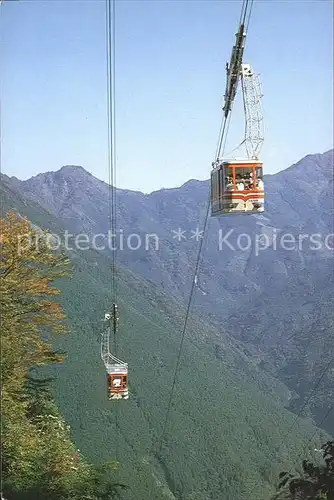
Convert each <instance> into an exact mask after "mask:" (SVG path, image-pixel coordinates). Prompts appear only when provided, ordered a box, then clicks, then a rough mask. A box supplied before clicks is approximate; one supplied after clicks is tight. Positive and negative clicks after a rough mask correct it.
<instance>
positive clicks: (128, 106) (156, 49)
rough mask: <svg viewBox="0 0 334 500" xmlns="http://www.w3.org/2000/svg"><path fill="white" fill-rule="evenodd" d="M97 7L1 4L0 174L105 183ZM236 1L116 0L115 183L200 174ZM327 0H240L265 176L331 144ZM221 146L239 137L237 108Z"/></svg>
mask: <svg viewBox="0 0 334 500" xmlns="http://www.w3.org/2000/svg"><path fill="white" fill-rule="evenodd" d="M104 9H105V2H104V1H103V0H90V1H88V0H87V1H80V0H67V1H61V0H44V1H34V0H25V1H22V0H20V1H17V2H14V1H7V0H5V1H4V2H3V3H2V5H1V38H2V48H1V52H2V53H1V60H2V62H1V106H2V170H3V172H4V173H7V174H8V175H15V176H17V177H19V178H21V179H26V178H28V177H30V176H32V175H36V174H37V173H39V172H44V171H50V170H58V169H59V168H60V167H61V166H62V165H65V164H79V165H82V166H83V167H84V168H86V169H87V170H89V171H90V172H92V173H93V174H94V175H95V176H96V177H98V178H100V179H103V180H107V178H108V175H107V153H106V152H107V121H106V116H107V114H106V54H105V10H104ZM240 9H241V1H239V0H233V1H227V0H217V1H210V0H205V1H200V0H197V1H191V0H184V1H182V0H179V1H178V0H167V1H163V0H150V1H143V0H132V1H127V0H117V2H116V10H117V12H116V16H117V18H116V25H117V26H116V28H117V33H116V37H117V40H116V43H117V46H116V58H117V61H116V106H117V116H116V121H117V172H118V173H117V185H118V186H119V187H122V188H129V189H134V190H141V191H144V192H150V191H153V190H157V189H160V188H161V187H165V188H167V187H174V186H178V185H181V184H182V183H184V182H185V181H187V180H188V179H190V178H195V179H207V178H208V177H209V173H210V169H211V162H212V160H213V159H214V153H215V147H216V142H217V138H218V132H219V126H220V120H221V105H222V103H223V94H224V90H225V62H226V61H227V60H229V59H230V53H231V48H232V45H233V43H234V40H235V37H234V35H235V32H236V29H237V25H238V20H239V16H240ZM332 16H333V10H332V3H331V1H330V0H315V1H303V0H283V1H276V0H254V7H253V12H252V18H251V23H250V30H249V34H248V39H247V46H246V51H245V58H244V60H245V62H250V63H251V64H252V65H253V67H254V69H255V70H257V71H258V72H260V73H261V79H262V82H263V93H264V97H263V107H264V111H265V125H266V134H265V143H264V146H263V150H262V152H263V154H262V158H263V160H264V162H265V171H266V173H273V172H276V171H278V170H281V169H284V168H286V167H288V166H290V165H291V164H292V163H294V162H295V161H298V160H299V159H300V158H301V157H302V156H304V155H306V154H308V153H317V152H323V151H325V150H327V149H329V148H331V147H332V143H333V111H332V110H333V90H332V82H333V62H332V61H333V50H332V41H333V31H332ZM236 110H237V111H236V113H235V115H233V118H232V120H233V127H232V128H231V135H230V141H229V144H228V146H230V147H231V149H233V147H234V146H236V145H237V144H238V143H239V142H240V140H241V139H242V134H243V122H242V116H241V115H239V114H238V108H236Z"/></svg>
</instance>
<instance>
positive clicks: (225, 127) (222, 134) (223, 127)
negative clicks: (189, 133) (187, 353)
mask: <svg viewBox="0 0 334 500" xmlns="http://www.w3.org/2000/svg"><path fill="white" fill-rule="evenodd" d="M248 2H249V0H244V3H243V9H244V20H245V18H246V13H247V6H248ZM252 4H253V0H251V6H252ZM250 13H251V9H250ZM250 13H249V17H248V22H247V26H248V24H249V20H250ZM230 119H231V112H230V113H229V118H228V119H227V117H225V118H224V119H223V122H222V125H221V130H220V137H219V140H218V148H217V152H218V153H219V154H218V156H220V155H221V154H224V148H225V145H226V139H225V141H224V143H223V140H224V138H225V135H226V134H227V131H228V128H229V124H230ZM223 144H224V148H223V150H222V145H223ZM209 210H210V188H209V199H208V202H207V208H206V216H205V221H204V227H203V238H202V239H201V241H200V246H199V250H198V255H197V259H196V265H195V271H194V275H193V279H192V284H191V289H190V296H189V301H188V305H187V310H186V316H185V320H184V325H183V329H182V334H181V342H180V347H179V352H178V357H177V362H176V367H175V372H174V377H173V382H172V388H171V392H170V397H169V401H168V405H167V411H166V417H165V422H164V426H163V431H162V434H161V437H160V444H159V446H158V453H159V454H160V453H161V449H162V442H163V438H164V436H165V433H166V429H167V424H168V418H169V415H170V410H171V406H172V399H173V394H174V389H175V386H176V380H177V372H178V369H179V365H180V360H181V355H182V350H183V344H184V339H185V335H186V330H187V324H188V319H189V314H190V308H191V303H192V298H193V294H194V289H195V278H196V276H197V275H198V269H199V263H200V259H201V253H202V248H203V241H204V234H205V231H206V227H207V222H208V217H209Z"/></svg>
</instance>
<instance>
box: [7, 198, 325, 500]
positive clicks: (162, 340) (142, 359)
mask: <svg viewBox="0 0 334 500" xmlns="http://www.w3.org/2000/svg"><path fill="white" fill-rule="evenodd" d="M2 194H3V199H4V202H5V203H4V204H5V208H6V210H9V209H15V210H16V211H18V212H19V213H20V214H21V215H25V216H27V217H28V219H29V220H31V221H32V222H33V223H34V224H36V225H37V226H39V227H41V228H43V229H47V230H49V231H52V232H55V233H57V234H60V233H63V232H64V230H65V228H64V227H63V226H62V223H61V221H60V220H57V219H55V218H54V217H53V216H52V215H51V214H49V213H47V212H46V211H45V210H43V209H41V208H40V207H39V206H38V205H37V204H35V203H33V202H27V201H26V200H22V199H21V198H20V197H19V196H18V195H17V194H14V193H13V192H11V190H10V189H8V188H4V190H3V192H2ZM67 257H68V258H69V261H70V267H71V276H61V275H60V276H59V277H57V276H55V277H54V280H53V281H54V285H55V286H56V287H57V288H58V289H60V290H61V293H60V294H59V295H57V296H56V297H55V298H54V299H53V301H55V302H56V303H59V305H60V308H61V310H63V311H64V312H65V314H66V318H63V319H62V318H60V320H61V322H62V323H64V324H65V325H66V326H67V328H68V333H66V334H65V333H64V334H62V335H58V334H56V333H57V332H55V333H54V334H53V335H52V337H51V339H50V342H51V344H50V345H52V347H50V348H49V350H50V353H52V355H51V354H50V355H49V357H48V360H47V362H46V363H43V364H45V365H46V366H44V367H39V364H40V363H39V362H37V363H35V362H34V360H31V362H30V361H27V363H26V364H25V365H24V369H23V368H22V372H21V374H20V377H21V379H20V381H21V384H20V385H19V387H18V386H17V384H16V383H15V384H14V386H15V387H14V388H13V389H11V390H12V392H11V395H10V398H11V399H9V400H8V402H7V401H6V399H5V400H4V407H3V409H2V417H5V418H4V424H3V428H4V434H3V435H4V439H3V444H2V446H3V449H2V451H3V457H4V475H5V483H4V484H5V489H4V492H5V493H6V491H8V492H9V494H7V496H8V500H11V499H12V498H13V499H16V498H18V499H21V498H22V499H27V500H30V499H33V498H34V499H35V498H44V497H43V496H38V495H42V493H41V492H42V491H43V492H44V493H43V494H44V495H45V498H46V497H48V498H50V499H53V498H55V499H58V498H72V499H76V498H82V499H84V498H91V499H95V498H105V499H107V498H116V496H115V495H116V494H117V493H116V491H117V490H119V491H121V498H123V499H124V500H146V499H150V500H155V499H157V500H161V499H163V498H166V499H168V498H170V499H173V498H175V499H180V500H181V499H182V500H207V499H208V500H210V499H214V500H217V499H220V498H222V499H228V500H229V499H231V500H234V499H235V500H267V499H268V498H270V497H271V496H272V495H273V494H274V493H275V491H276V488H277V485H278V477H279V473H280V472H281V471H282V470H289V471H292V472H293V471H298V470H299V468H300V467H299V464H300V462H301V457H303V458H305V459H308V460H312V461H313V462H317V461H318V460H319V455H318V454H317V453H315V452H314V451H313V450H314V449H315V448H318V447H320V446H321V444H322V443H324V442H325V441H326V440H327V439H328V438H329V436H327V435H326V433H325V432H323V431H321V430H317V429H315V428H314V426H313V424H312V421H311V420H310V419H303V420H302V419H299V418H297V417H296V415H294V414H293V413H291V412H289V411H288V410H286V409H285V405H286V404H287V402H288V396H287V394H288V391H287V389H286V387H285V386H284V385H283V384H282V383H281V382H279V381H277V380H276V379H275V378H273V377H270V375H268V374H265V373H264V372H263V371H262V370H260V369H259V368H258V367H257V365H256V364H254V363H252V362H251V361H250V360H249V358H248V357H247V356H246V355H245V354H244V353H243V352H242V350H241V349H238V346H237V344H235V343H233V342H231V341H230V339H229V338H228V337H227V336H222V335H221V334H220V332H219V330H218V329H214V328H213V327H211V326H208V325H207V324H205V323H204V322H203V321H201V320H200V319H199V318H197V317H196V310H194V311H193V314H194V315H193V317H192V319H191V321H190V323H189V325H188V331H187V337H186V341H185V345H184V349H183V355H182V359H181V365H180V371H179V373H178V377H177V385H176V391H175V395H174V398H173V401H172V408H171V413H170V418H169V421H168V426H167V432H166V434H165V436H164V437H163V440H162V442H161V432H162V429H163V423H164V419H165V415H166V409H167V404H168V398H169V394H170V388H171V383H172V379H173V374H174V369H175V363H176V358H177V354H178V348H179V342H180V333H181V326H182V324H183V323H182V322H183V320H184V310H183V308H182V307H180V305H179V304H178V303H177V302H176V301H175V300H173V299H171V298H170V297H169V296H168V295H167V294H165V293H163V292H162V291H161V290H159V289H158V287H156V286H154V285H153V284H152V283H149V282H145V281H144V280H140V279H138V278H137V277H136V276H134V275H133V274H132V273H131V272H129V271H127V270H126V269H120V268H119V269H118V272H117V276H118V290H119V297H120V299H119V311H120V330H119V340H118V342H119V352H118V355H119V357H120V358H121V359H124V360H126V361H127V362H128V363H129V390H130V398H129V400H128V401H122V402H113V403H111V402H110V401H108V400H107V398H106V380H105V372H104V366H103V364H102V361H101V359H100V348H99V343H100V336H101V329H102V327H103V324H102V318H103V315H104V312H105V311H106V310H107V309H108V307H109V305H110V304H109V301H110V287H109V280H110V260H108V257H107V256H105V255H101V254H100V253H98V252H96V251H93V250H88V251H83V252H78V251H74V250H73V251H70V252H69V253H68V255H67ZM1 305H2V308H3V307H7V305H6V304H5V303H2V304H1ZM10 318H11V314H10V311H9V313H8V324H10ZM11 328H12V327H11ZM13 328H14V327H13ZM45 328H46V327H45V326H41V328H40V329H39V330H38V331H36V334H38V333H39V334H40V341H41V342H42V341H43V335H44V334H45V333H46V332H45ZM7 330H8V332H7V337H6V335H4V338H5V339H6V338H7V339H8V340H7V344H6V345H7V350H8V352H10V356H12V357H13V358H12V367H9V368H8V380H11V379H12V378H13V377H14V379H15V380H16V378H15V370H16V368H15V369H14V368H13V366H14V367H15V366H16V363H17V364H18V365H19V364H20V363H19V360H16V359H15V355H16V354H15V353H16V351H13V350H11V340H10V339H11V337H10V335H14V336H15V338H17V342H18V345H20V338H22V332H21V330H18V329H16V330H15V328H14V330H13V331H12V330H10V328H9V327H8V328H7ZM13 332H14V333H13ZM5 342H6V340H5ZM4 351H5V359H6V349H5V350H4ZM58 351H59V354H57V353H58ZM62 352H65V353H66V354H65V355H64V359H63V356H62V354H61V353H62ZM57 356H59V357H60V358H59V359H58V358H57ZM34 366H37V368H36V369H35V370H33V372H31V368H33V367H34ZM11 370H12V371H11ZM27 375H29V377H28V378H27ZM23 377H25V382H24V383H23ZM31 377H34V378H36V377H38V378H47V379H49V378H50V379H52V381H50V382H48V383H46V384H43V383H41V384H38V383H36V382H34V381H31V380H30V379H31ZM5 380H6V379H5ZM3 383H4V382H3ZM36 384H37V385H38V387H36ZM2 390H3V386H2ZM9 392H10V391H9ZM13 401H14V402H13ZM11 405H12V406H11ZM16 405H18V406H16ZM16 408H19V409H20V411H16ZM6 412H8V414H9V415H10V416H9V417H8V416H7V417H6ZM116 412H117V422H118V426H116V425H115V424H116ZM16 416H17V421H16V420H15V419H16ZM37 416H42V421H41V420H38V418H37ZM7 422H8V424H7ZM54 422H57V426H58V427H59V429H61V430H58V427H57V431H56V429H55V423H54ZM65 422H66V423H65ZM6 425H7V427H6ZM8 427H9V430H8ZM13 429H14V430H13ZM27 429H29V434H31V435H32V436H35V435H36V437H35V438H34V439H35V440H34V441H33V443H31V444H30V443H25V442H21V441H20V439H18V440H17V441H14V442H15V443H16V447H14V448H13V449H11V450H10V451H7V448H6V446H5V440H6V432H9V433H10V432H14V431H15V436H16V435H27ZM41 429H43V433H40V432H39V430H41ZM8 436H9V437H10V436H11V434H8ZM74 443H75V444H74ZM160 444H162V449H161V453H158V450H159V445H160ZM78 449H79V450H80V451H78ZM22 453H23V455H22ZM24 453H26V455H24ZM65 455H66V456H68V457H71V460H72V459H73V460H75V459H76V458H77V457H80V459H79V463H80V466H79V467H77V465H73V464H72V465H70V466H69V465H67V466H66V462H65V461H63V456H65ZM116 458H118V460H119V464H120V465H119V468H117V463H115V460H116ZM48 461H51V462H52V464H51V465H48V466H50V467H51V470H53V469H52V467H53V466H54V465H53V463H54V461H55V462H57V461H58V463H59V464H60V463H61V464H62V466H63V469H62V470H61V471H60V472H59V474H58V479H57V481H58V482H57V481H56V480H54V478H53V479H52V480H50V479H49V477H50V474H49V472H48V469H47V468H46V466H44V465H45V464H49V462H48ZM68 463H69V462H68ZM17 464H22V466H21V465H20V467H19V468H18V469H17ZM66 467H67V468H66ZM71 467H75V468H77V470H74V469H71V471H72V472H71V473H70V474H68V473H67V472H68V468H71ZM15 470H22V473H20V474H19V475H15V474H14V472H13V471H15ZM32 471H33V472H32ZM36 471H37V472H36ZM106 471H107V472H106ZM13 474H14V475H13ZM59 476H61V477H60V478H59ZM52 477H53V476H52ZM48 481H49V482H48ZM117 483H120V484H124V485H126V486H127V488H121V487H119V488H118V487H117ZM6 488H7V490H6ZM36 488H39V489H38V490H36ZM13 492H14V493H13ZM36 492H38V493H36ZM10 495H12V496H10ZM19 495H21V496H19ZM52 495H54V496H52ZM57 495H58V496H57ZM66 495H68V496H66ZM70 495H72V496H70ZM75 495H77V496H75ZM80 495H81V496H80ZM84 495H86V496H84ZM87 495H88V496H87ZM89 495H91V496H89ZM94 495H95V496H94ZM99 495H100V496H99ZM6 498H7V497H6Z"/></svg>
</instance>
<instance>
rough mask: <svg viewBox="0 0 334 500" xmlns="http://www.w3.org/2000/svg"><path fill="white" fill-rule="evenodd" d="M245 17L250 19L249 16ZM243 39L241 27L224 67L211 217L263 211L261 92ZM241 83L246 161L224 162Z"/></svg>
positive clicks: (243, 31)
mask: <svg viewBox="0 0 334 500" xmlns="http://www.w3.org/2000/svg"><path fill="white" fill-rule="evenodd" d="M244 4H245V2H244ZM247 8H248V2H246V4H245V6H244V7H243V12H244V18H246V11H247ZM248 15H249V16H250V12H249V14H248ZM245 38H246V32H245V24H244V23H241V24H240V26H239V30H238V32H237V33H236V42H235V45H234V46H233V49H232V56H231V60H230V64H227V65H226V71H227V78H226V91H225V105H224V108H223V111H224V117H223V123H222V128H221V131H220V137H219V141H218V145H219V146H218V149H217V154H216V161H215V162H214V163H213V164H212V167H213V169H212V170H211V216H219V215H225V214H244V213H248V214H252V213H258V212H263V211H264V194H265V193H264V185H263V163H262V162H261V161H260V160H259V153H260V149H261V146H262V143H263V114H262V107H261V98H262V90H261V83H260V79H259V75H257V74H255V73H254V72H253V69H252V67H251V66H250V65H249V64H243V63H242V57H243V51H244V45H245ZM240 79H241V84H242V95H243V105H244V106H243V107H244V113H245V136H244V140H243V141H242V143H241V144H240V146H241V145H244V146H245V148H246V157H243V159H237V158H235V159H225V158H224V154H223V152H222V151H221V149H222V145H223V144H225V141H224V140H223V139H224V134H225V133H226V127H225V126H226V124H227V123H228V118H229V115H230V113H231V110H232V105H233V102H234V99H235V96H236V94H237V90H238V84H239V80H240ZM240 146H239V147H240ZM236 149H238V148H236Z"/></svg>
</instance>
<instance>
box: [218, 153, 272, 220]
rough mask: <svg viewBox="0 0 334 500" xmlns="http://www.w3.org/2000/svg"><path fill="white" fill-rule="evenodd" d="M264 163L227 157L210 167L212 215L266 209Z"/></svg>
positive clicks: (254, 211) (256, 211) (253, 211)
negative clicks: (228, 158) (227, 158)
mask: <svg viewBox="0 0 334 500" xmlns="http://www.w3.org/2000/svg"><path fill="white" fill-rule="evenodd" d="M262 178H263V163H262V162H261V161H259V160H249V159H247V160H224V161H222V162H219V163H218V165H216V166H214V168H213V170H212V171H211V215H212V216H218V215H224V214H229V213H232V214H233V213H234V214H241V213H258V212H263V211H264V185H263V180H262Z"/></svg>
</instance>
